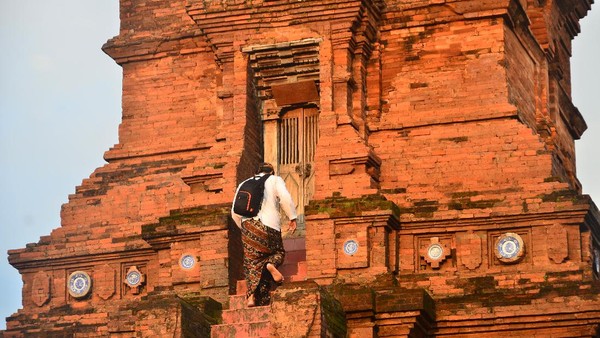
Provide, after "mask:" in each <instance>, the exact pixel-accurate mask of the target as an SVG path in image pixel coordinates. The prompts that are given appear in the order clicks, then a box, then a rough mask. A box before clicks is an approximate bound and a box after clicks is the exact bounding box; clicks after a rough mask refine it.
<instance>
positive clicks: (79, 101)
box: [0, 0, 600, 330]
mask: <svg viewBox="0 0 600 338" xmlns="http://www.w3.org/2000/svg"><path fill="white" fill-rule="evenodd" d="M581 26H582V33H581V34H580V35H579V36H578V37H576V38H575V41H574V52H573V59H572V72H573V101H574V103H575V105H576V106H577V107H578V108H579V110H580V111H581V113H582V114H583V116H584V118H585V119H586V122H587V124H588V131H587V132H586V133H585V134H584V135H583V137H582V139H581V140H580V141H577V161H578V176H579V179H580V181H581V182H582V184H583V187H584V193H587V194H590V195H592V197H594V200H595V201H596V203H598V204H600V174H599V170H598V169H597V168H598V167H599V166H600V156H599V155H600V95H599V94H600V85H599V83H598V82H599V81H600V61H598V60H600V34H599V33H600V8H598V5H595V6H593V10H592V11H591V12H590V13H589V15H588V17H586V18H584V19H583V20H582V22H581ZM118 27H119V9H118V1H117V0H85V1H81V0H78V1H76V0H0V46H1V47H0V276H1V277H2V278H0V290H1V295H0V330H1V329H4V328H5V326H6V323H5V321H4V318H5V317H7V316H9V315H11V314H12V313H14V312H16V310H17V309H19V308H20V307H21V287H22V282H21V278H20V275H19V274H18V273H17V271H16V270H15V269H14V268H13V267H12V266H10V265H9V264H8V261H7V255H6V251H7V250H9V249H16V248H22V247H25V245H26V244H27V243H32V242H37V241H38V240H39V237H40V236H44V235H48V234H49V233H50V231H51V230H52V229H54V228H57V227H59V226H60V208H61V205H62V204H64V203H66V202H67V198H68V195H69V194H72V193H74V192H75V187H76V186H78V185H80V184H81V181H82V180H83V179H84V178H87V177H88V176H89V175H90V174H91V173H92V171H93V170H94V169H95V168H97V167H100V166H102V165H103V164H104V163H105V162H104V160H103V159H102V156H103V154H104V152H105V151H106V150H108V149H109V148H110V147H111V146H113V144H115V143H117V128H118V124H119V122H120V119H121V68H120V67H119V66H118V65H117V64H115V62H114V61H113V60H112V59H111V58H110V57H108V56H107V55H105V54H104V53H103V52H102V51H101V49H100V47H101V46H102V45H103V44H104V43H105V42H106V40H108V39H109V38H111V37H113V36H115V35H117V34H118Z"/></svg>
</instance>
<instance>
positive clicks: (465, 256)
mask: <svg viewBox="0 0 600 338" xmlns="http://www.w3.org/2000/svg"><path fill="white" fill-rule="evenodd" d="M456 255H457V256H458V259H459V261H460V263H461V264H462V265H464V266H465V267H466V268H467V269H469V270H474V269H477V268H478V267H479V266H480V265H481V261H482V255H483V252H482V248H481V237H479V236H478V235H477V234H475V233H473V231H469V232H466V233H460V234H457V236H456Z"/></svg>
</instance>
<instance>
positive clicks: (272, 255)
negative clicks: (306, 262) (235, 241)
mask: <svg viewBox="0 0 600 338" xmlns="http://www.w3.org/2000/svg"><path fill="white" fill-rule="evenodd" d="M265 176H267V177H266V178H265ZM248 180H256V181H258V180H262V181H263V182H264V194H263V196H262V202H261V203H260V210H259V211H258V213H257V214H256V216H250V215H253V214H254V213H255V212H256V211H254V210H253V211H254V213H249V214H246V213H245V214H246V216H242V215H240V214H239V213H244V212H241V211H239V209H236V200H235V199H234V203H233V205H232V208H231V216H232V218H233V220H234V221H235V223H236V224H237V226H238V227H240V228H241V229H242V244H243V247H244V274H245V278H246V283H247V287H248V291H247V293H246V296H247V305H248V306H249V307H252V306H255V305H257V306H261V305H266V304H268V303H269V302H270V294H269V291H270V288H271V282H272V281H273V282H275V283H277V284H281V283H282V282H283V275H282V274H281V272H279V270H277V268H278V267H279V266H280V265H281V264H282V263H283V259H284V257H285V250H284V248H283V240H282V237H281V217H280V214H279V210H280V207H281V209H282V210H283V211H284V212H285V214H286V215H287V217H288V218H289V219H290V222H289V227H288V231H289V232H290V233H292V234H293V233H294V232H295V231H296V227H297V224H296V206H295V205H294V202H293V200H292V197H291V195H290V193H289V191H288V190H287V188H286V186H285V182H284V181H283V179H282V178H281V177H279V176H276V175H274V169H273V165H271V164H270V163H261V164H260V165H259V167H258V171H257V174H256V175H255V176H253V177H250V178H249V179H247V180H246V181H248ZM246 181H244V182H242V183H240V185H239V186H238V187H237V190H236V194H235V196H236V199H237V198H238V196H241V195H242V194H239V193H240V188H242V186H243V185H244V183H245V182H246ZM261 188H262V186H261ZM247 195H248V194H247ZM248 205H249V201H248ZM234 209H236V210H238V213H236V212H235V211H234Z"/></svg>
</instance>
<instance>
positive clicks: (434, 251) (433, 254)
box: [427, 243, 444, 260]
mask: <svg viewBox="0 0 600 338" xmlns="http://www.w3.org/2000/svg"><path fill="white" fill-rule="evenodd" d="M443 255H444V248H442V246H441V245H440V244H439V243H434V244H431V245H430V246H429V247H428V248H427V256H429V258H430V259H433V260H438V259H440V258H442V256H443Z"/></svg>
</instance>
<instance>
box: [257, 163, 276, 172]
mask: <svg viewBox="0 0 600 338" xmlns="http://www.w3.org/2000/svg"><path fill="white" fill-rule="evenodd" d="M274 171H275V169H274V168H273V165H272V164H271V163H267V162H263V163H261V164H259V165H258V172H257V173H266V174H272V173H273V172H274Z"/></svg>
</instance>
